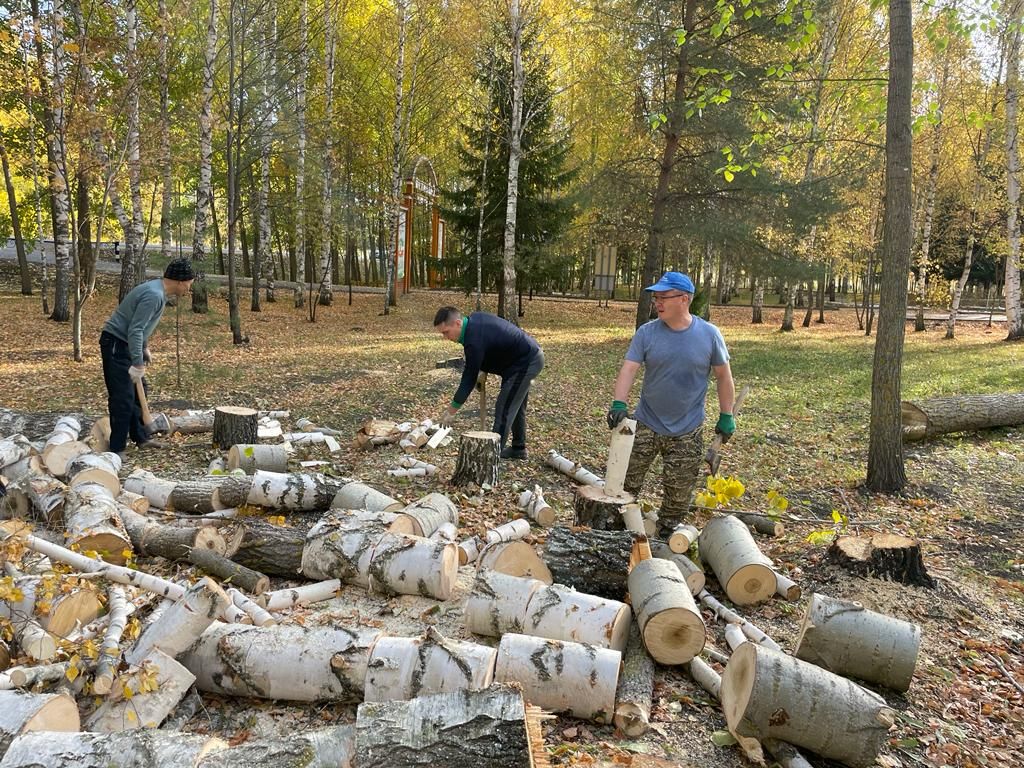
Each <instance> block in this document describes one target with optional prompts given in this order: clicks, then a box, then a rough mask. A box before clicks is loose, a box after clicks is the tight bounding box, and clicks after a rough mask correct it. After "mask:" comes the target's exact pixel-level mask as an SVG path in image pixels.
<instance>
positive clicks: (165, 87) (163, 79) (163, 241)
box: [157, 0, 174, 261]
mask: <svg viewBox="0 0 1024 768" xmlns="http://www.w3.org/2000/svg"><path fill="white" fill-rule="evenodd" d="M157 23H158V24H159V25H160V28H159V29H158V30H157V40H158V45H159V48H158V51H159V52H158V54H157V55H158V59H159V63H158V69H159V75H160V175H161V177H162V179H163V183H162V185H161V190H160V193H161V195H160V256H161V258H162V259H163V260H164V261H169V260H170V258H171V202H172V201H171V194H172V192H173V187H174V182H173V180H172V178H171V112H170V90H171V75H170V72H169V70H168V56H169V55H170V47H171V42H170V32H169V27H170V23H171V20H170V17H169V16H168V15H167V0H158V2H157Z"/></svg>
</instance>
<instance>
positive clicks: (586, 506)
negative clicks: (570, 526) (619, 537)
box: [572, 485, 634, 531]
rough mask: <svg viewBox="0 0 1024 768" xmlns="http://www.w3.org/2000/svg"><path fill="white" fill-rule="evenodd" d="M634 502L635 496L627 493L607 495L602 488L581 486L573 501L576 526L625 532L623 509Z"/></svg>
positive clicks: (577, 489)
mask: <svg viewBox="0 0 1024 768" xmlns="http://www.w3.org/2000/svg"><path fill="white" fill-rule="evenodd" d="M633 502H634V498H633V496H631V495H630V494H628V493H626V492H625V491H623V492H621V493H619V494H616V495H612V494H610V493H606V492H605V490H604V488H603V487H602V486H596V485H580V486H578V487H577V488H576V495H575V496H574V497H573V500H572V506H573V509H575V510H576V525H586V526H589V527H591V528H594V529H595V530H598V531H624V530H626V524H625V522H623V519H622V513H623V509H624V508H625V507H627V506H628V505H631V504H633Z"/></svg>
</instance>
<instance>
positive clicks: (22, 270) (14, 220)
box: [0, 139, 32, 296]
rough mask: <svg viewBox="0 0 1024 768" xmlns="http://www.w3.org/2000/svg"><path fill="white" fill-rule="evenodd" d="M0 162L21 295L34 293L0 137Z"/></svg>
mask: <svg viewBox="0 0 1024 768" xmlns="http://www.w3.org/2000/svg"><path fill="white" fill-rule="evenodd" d="M0 163H2V164H3V169H4V186H5V187H6V188H7V205H8V208H10V211H11V229H12V233H13V234H14V247H15V249H16V250H17V252H18V272H19V274H20V276H21V295H22V296H31V295H32V273H31V272H29V269H28V257H27V256H26V255H25V238H23V237H22V236H21V221H20V219H19V218H18V200H17V198H16V197H15V195H14V182H13V181H11V166H10V163H9V162H8V160H7V148H6V147H5V146H4V142H3V140H2V139H0Z"/></svg>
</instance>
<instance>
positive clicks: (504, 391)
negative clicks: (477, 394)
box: [494, 350, 544, 449]
mask: <svg viewBox="0 0 1024 768" xmlns="http://www.w3.org/2000/svg"><path fill="white" fill-rule="evenodd" d="M543 368H544V353H543V352H541V351H540V350H538V351H537V354H535V355H534V356H533V357H531V358H530V360H529V361H528V362H527V363H526V365H525V366H524V367H522V368H520V369H519V370H517V371H514V372H512V373H510V374H509V375H508V376H504V377H502V379H501V391H500V392H498V398H497V400H495V401H494V431H495V432H497V433H498V434H499V435H501V447H502V448H504V447H505V442H506V441H507V440H508V433H509V426H511V427H512V447H513V448H517V449H518V448H525V447H526V406H527V402H528V401H529V398H530V384H532V383H533V380H534V379H535V378H537V375H538V374H539V373H540V372H541V370H543Z"/></svg>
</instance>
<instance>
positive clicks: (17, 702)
mask: <svg viewBox="0 0 1024 768" xmlns="http://www.w3.org/2000/svg"><path fill="white" fill-rule="evenodd" d="M80 727H81V726H80V723H79V719H78V707H77V705H76V704H75V700H74V699H73V698H71V697H70V696H68V695H67V694H65V693H24V692H22V691H0V755H2V754H3V753H4V752H6V751H7V748H8V747H9V746H10V744H11V742H12V741H13V740H14V738H15V737H16V736H19V735H20V734H23V733H28V732H30V731H62V732H70V731H77V730H78V729H79V728H80Z"/></svg>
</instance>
